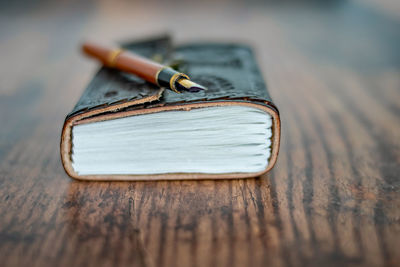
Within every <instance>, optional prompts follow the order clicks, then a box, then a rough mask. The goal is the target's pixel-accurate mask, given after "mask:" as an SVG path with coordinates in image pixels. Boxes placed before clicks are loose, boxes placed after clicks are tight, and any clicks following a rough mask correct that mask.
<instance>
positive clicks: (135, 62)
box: [82, 43, 165, 84]
mask: <svg viewBox="0 0 400 267" xmlns="http://www.w3.org/2000/svg"><path fill="white" fill-rule="evenodd" d="M82 50H83V52H84V53H85V54H87V55H88V56H91V57H94V58H96V59H98V60H99V61H101V62H102V63H103V64H104V65H106V66H109V67H113V68H117V69H120V70H122V71H126V72H129V73H133V74H135V75H137V76H139V77H140V78H142V79H144V80H146V81H148V82H151V83H155V84H158V81H157V76H158V74H159V72H161V71H162V69H164V68H165V67H164V66H163V65H161V64H159V63H157V62H154V61H151V60H149V59H147V58H144V57H142V56H139V55H136V54H133V53H131V52H128V51H125V50H121V49H110V48H108V47H105V46H101V45H98V44H93V43H84V44H83V46H82Z"/></svg>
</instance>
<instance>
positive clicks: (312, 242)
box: [0, 1, 400, 266]
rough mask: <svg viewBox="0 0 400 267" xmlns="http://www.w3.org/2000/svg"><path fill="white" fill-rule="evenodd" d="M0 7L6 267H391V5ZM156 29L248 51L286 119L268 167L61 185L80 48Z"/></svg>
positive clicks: (397, 133) (394, 92)
mask: <svg viewBox="0 0 400 267" xmlns="http://www.w3.org/2000/svg"><path fill="white" fill-rule="evenodd" d="M392 5H393V6H397V5H396V4H395V2H393V3H392ZM0 10H1V14H0V24H1V25H2V26H3V27H1V28H0V40H1V42H0V57H1V58H2V62H6V64H3V66H2V67H1V72H0V80H1V86H0V122H1V125H2V127H1V130H0V185H1V186H0V199H1V202H0V262H1V263H2V264H1V265H2V266H128V265H133V266H337V265H346V266H382V265H386V266H398V265H399V262H400V256H399V254H398V253H397V250H398V247H399V245H400V241H399V240H400V225H399V216H400V214H399V211H400V209H399V208H400V197H399V189H400V181H399V173H400V164H399V163H400V143H399V140H400V128H399V122H400V117H399V112H400V106H399V103H400V91H399V88H400V75H399V73H400V67H399V66H400V52H399V49H398V47H400V36H399V34H398V28H399V21H398V20H396V17H395V16H393V13H391V12H386V11H385V12H383V10H387V9H382V8H379V7H377V6H375V5H372V4H371V3H369V4H368V5H365V6H364V5H363V3H362V2H361V1H356V2H350V1H349V2H347V1H338V2H337V3H335V2H332V3H331V4H330V5H327V6H320V7H319V8H316V7H313V6H312V5H304V6H300V7H297V8H293V7H291V6H290V5H288V6H284V7H282V6H269V5H261V4H259V5H254V6H252V5H250V6H248V7H247V8H246V9H245V8H243V7H241V6H240V5H229V6H226V5H220V6H218V5H216V6H215V7H212V6H210V5H198V6H178V5H173V6H168V7H165V8H163V9H161V8H160V9H158V8H155V6H153V5H150V4H146V5H140V6H139V5H136V4H130V3H125V2H122V1H118V2H117V1H113V2H112V4H111V2H98V3H95V4H82V3H80V2H79V1H76V2H74V1H65V2H58V3H57V4H48V3H47V4H45V3H40V2H39V3H38V4H35V5H31V6H24V7H20V6H17V5H16V4H14V5H7V6H4V5H3V6H1V9H0ZM189 11H190V12H189ZM204 14H207V19H204V16H205V15H204ZM182 21H184V22H185V23H184V24H185V26H186V27H182ZM160 25H167V27H171V28H174V29H175V30H174V31H173V33H174V35H175V37H176V38H177V40H178V41H179V42H184V41H189V40H192V39H196V40H199V39H207V40H210V39H216V40H232V39H235V40H239V41H244V42H249V43H251V44H253V45H254V46H255V48H256V49H257V52H258V56H259V63H260V65H261V67H262V69H263V70H264V72H265V76H266V78H267V82H268V85H269V90H270V92H271V95H272V97H273V99H274V102H275V103H276V104H277V105H278V106H279V108H280V111H281V115H282V146H281V152H280V155H279V159H278V163H277V165H276V167H275V168H274V169H273V171H272V172H271V173H270V174H268V175H265V176H263V177H259V178H253V179H244V180H243V179H242V180H230V181H229V180H224V181H171V182H116V183H105V182H76V181H73V180H70V179H69V178H68V177H67V176H66V174H65V173H64V171H63V169H62V166H61V162H60V158H59V148H58V145H59V135H60V133H61V127H62V124H63V119H64V116H65V114H67V113H68V112H69V111H70V110H71V109H72V107H73V105H74V104H75V102H76V101H77V99H78V97H79V96H80V94H81V92H82V90H83V89H84V88H85V86H86V83H87V82H88V81H89V79H90V77H91V75H92V74H93V72H94V71H95V69H96V66H95V64H94V63H92V62H89V61H87V60H85V59H84V58H82V57H81V56H80V55H79V54H78V53H77V45H78V43H79V41H80V40H82V38H83V37H88V38H89V37H90V38H94V37H97V38H95V39H108V40H124V39H125V40H126V39H127V37H128V38H129V37H130V36H133V37H138V38H139V37H141V36H148V35H150V34H151V33H157V32H160V31H161V30H162V29H163V27H164V26H163V27H160ZM16 55H18V56H16Z"/></svg>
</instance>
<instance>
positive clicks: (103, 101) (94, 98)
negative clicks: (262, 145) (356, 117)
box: [61, 36, 280, 180]
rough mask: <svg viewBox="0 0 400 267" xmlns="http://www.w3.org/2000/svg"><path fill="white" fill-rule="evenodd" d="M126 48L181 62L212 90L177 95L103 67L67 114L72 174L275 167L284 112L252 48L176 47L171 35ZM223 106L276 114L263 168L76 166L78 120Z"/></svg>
mask: <svg viewBox="0 0 400 267" xmlns="http://www.w3.org/2000/svg"><path fill="white" fill-rule="evenodd" d="M124 47H125V49H128V50H132V51H133V52H135V53H138V54H141V55H143V56H146V57H149V58H152V59H154V60H159V61H163V62H164V63H166V64H172V65H174V63H176V64H177V65H178V66H179V68H178V69H179V71H181V72H184V73H186V74H188V75H189V76H190V78H191V79H192V80H193V81H194V82H197V83H199V84H201V85H204V86H206V87H207V88H208V90H206V91H202V92H198V93H189V92H183V93H181V94H177V93H175V92H172V91H170V90H164V89H163V88H159V87H157V86H156V85H153V84H150V83H148V82H145V81H144V80H142V79H140V78H137V77H135V76H134V75H130V74H126V73H123V72H120V71H118V70H115V69H110V68H107V67H102V68H101V69H100V70H99V72H98V73H97V74H96V75H95V77H94V78H93V80H92V81H91V82H90V84H89V85H88V87H87V88H86V90H85V91H84V93H83V95H82V97H81V98H80V100H79V101H78V103H77V104H76V106H75V107H74V109H73V110H72V112H71V113H70V114H68V115H67V117H66V119H65V123H64V127H63V131H62V136H61V158H62V163H63V166H64V169H65V171H66V172H67V173H68V174H69V175H70V176H71V177H73V178H76V179H81V180H173V179H217V178H222V179H226V178H245V177H255V176H259V175H261V174H263V173H265V172H267V171H269V170H270V169H271V168H272V167H273V166H274V164H275V162H276V159H277V156H278V151H279V142H280V119H279V112H278V109H277V108H276V106H275V105H274V104H273V103H272V101H271V98H270V96H269V94H268V91H267V89H266V86H265V83H264V80H263V78H262V76H261V74H260V72H259V69H258V66H257V64H256V62H255V58H254V55H253V53H252V50H251V49H250V48H249V47H247V46H245V45H239V44H221V43H196V44H187V45H181V46H178V47H175V48H173V47H172V45H171V40H170V38H169V37H168V36H162V37H159V38H155V39H151V40H145V41H142V42H135V43H130V44H126V45H124ZM176 64H175V65H176ZM223 105H245V106H253V107H256V108H259V109H262V110H264V111H265V112H267V113H269V114H270V115H271V116H272V119H273V126H272V129H273V136H272V153H271V158H270V159H269V164H268V166H267V168H266V169H265V170H264V171H262V172H258V173H226V174H203V173H173V174H171V173H168V174H149V175H78V174H77V173H76V172H75V171H74V170H73V168H72V164H71V151H72V144H71V132H72V127H73V126H74V125H77V124H82V123H88V122H94V121H102V120H109V119H114V118H120V117H126V116H133V115H139V114H146V113H153V112H162V111H167V110H189V109H192V108H202V107H209V106H223Z"/></svg>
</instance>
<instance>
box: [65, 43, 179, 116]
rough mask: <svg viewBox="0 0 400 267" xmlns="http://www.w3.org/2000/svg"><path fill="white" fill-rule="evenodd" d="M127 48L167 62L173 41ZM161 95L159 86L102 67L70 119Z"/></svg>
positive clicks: (134, 44) (126, 47) (127, 45)
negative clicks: (100, 108)
mask: <svg viewBox="0 0 400 267" xmlns="http://www.w3.org/2000/svg"><path fill="white" fill-rule="evenodd" d="M123 47H124V48H125V49H127V50H132V51H135V53H138V54H140V55H142V56H145V57H149V58H152V57H153V56H154V55H159V56H160V57H162V58H164V57H166V56H167V55H168V53H169V51H170V49H171V40H170V38H169V37H168V36H162V37H159V38H156V39H151V40H146V41H142V42H135V43H130V44H126V45H123ZM158 92H159V87H158V86H156V85H153V84H151V83H148V82H146V81H144V80H142V79H140V78H138V77H136V76H134V75H131V74H127V73H124V72H121V71H119V70H116V69H111V68H107V67H102V68H101V69H100V70H99V71H98V73H97V74H96V75H95V76H94V78H93V80H92V81H91V82H90V83H89V85H88V86H87V88H86V90H85V91H84V93H83V95H82V96H81V98H80V99H79V101H78V103H77V104H76V106H75V107H74V109H73V111H72V112H71V113H70V114H69V115H68V117H70V116H72V115H76V114H78V113H82V112H85V111H87V110H91V109H95V108H99V107H103V106H110V105H113V104H119V103H123V102H127V101H134V100H139V99H142V98H144V97H147V96H151V95H155V94H157V93H158Z"/></svg>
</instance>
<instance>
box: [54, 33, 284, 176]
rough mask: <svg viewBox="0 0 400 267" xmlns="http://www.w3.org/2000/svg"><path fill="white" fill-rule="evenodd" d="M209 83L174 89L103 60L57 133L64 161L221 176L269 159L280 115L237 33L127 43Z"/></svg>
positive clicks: (78, 167) (265, 165)
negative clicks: (227, 39) (231, 38)
mask: <svg viewBox="0 0 400 267" xmlns="http://www.w3.org/2000/svg"><path fill="white" fill-rule="evenodd" d="M124 48H125V49H127V50H131V51H133V52H135V53H137V54H140V55H142V56H144V57H148V58H151V59H153V60H159V61H162V62H164V63H168V64H169V65H170V66H173V67H175V68H177V69H178V70H179V71H181V72H184V73H186V74H188V75H189V76H190V78H191V79H192V80H193V81H194V82H197V83H199V84H201V85H204V86H206V87H207V90H206V91H201V92H197V93H190V92H182V93H180V94H178V93H175V92H172V91H170V90H164V88H160V87H158V86H156V85H153V84H150V83H148V82H146V81H144V80H142V79H140V78H138V77H136V76H135V75H131V74H127V73H124V72H121V71H119V70H116V69H112V68H108V67H102V68H101V69H100V70H99V71H98V73H97V74H96V75H95V76H94V78H93V80H92V81H91V82H90V83H89V85H88V87H87V88H86V89H85V91H84V92H83V94H82V96H81V98H80V99H79V101H78V103H77V104H76V106H75V108H74V109H73V111H72V112H71V113H70V114H68V115H67V117H66V119H65V122H64V127H63V130H62V136H61V149H60V151H61V159H62V163H63V166H64V169H65V171H66V172H67V174H68V175H70V176H71V177H73V178H76V179H80V180H110V181H111V180H166V179H225V178H246V177H255V176H259V175H261V174H263V173H265V172H267V171H269V170H270V169H271V168H272V167H273V166H274V164H275V162H276V159H277V155H278V151H279V142H280V118H279V111H278V109H277V107H276V106H275V105H274V104H273V103H272V100H271V98H270V96H269V94H268V91H267V87H266V85H265V82H264V80H263V78H262V76H261V74H260V71H259V68H258V66H257V64H256V61H255V57H254V54H253V52H252V49H251V48H250V47H248V46H246V45H243V44H233V43H191V44H184V45H179V46H175V47H174V46H173V45H172V41H171V38H170V37H169V36H162V37H157V38H153V39H149V40H143V41H137V42H132V43H128V44H125V45H124Z"/></svg>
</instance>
